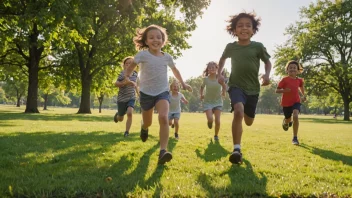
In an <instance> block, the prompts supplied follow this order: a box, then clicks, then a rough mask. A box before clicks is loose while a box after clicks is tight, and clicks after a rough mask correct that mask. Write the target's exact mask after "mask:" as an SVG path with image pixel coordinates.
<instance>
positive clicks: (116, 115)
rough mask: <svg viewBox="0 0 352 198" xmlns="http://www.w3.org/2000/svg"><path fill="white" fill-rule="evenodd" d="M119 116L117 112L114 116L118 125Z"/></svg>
mask: <svg viewBox="0 0 352 198" xmlns="http://www.w3.org/2000/svg"><path fill="white" fill-rule="evenodd" d="M118 116H119V114H118V112H116V114H115V115H114V122H115V123H117V122H118V121H119V120H118V119H117V117H118Z"/></svg>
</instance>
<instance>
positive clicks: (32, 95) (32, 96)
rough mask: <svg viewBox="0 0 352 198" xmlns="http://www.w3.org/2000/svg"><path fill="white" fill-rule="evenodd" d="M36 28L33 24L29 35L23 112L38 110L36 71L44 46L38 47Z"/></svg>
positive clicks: (36, 111)
mask: <svg viewBox="0 0 352 198" xmlns="http://www.w3.org/2000/svg"><path fill="white" fill-rule="evenodd" d="M38 36H39V33H38V28H37V24H35V23H34V24H33V29H32V32H31V34H30V35H29V57H28V63H27V67H28V74H29V75H28V95H27V103H26V110H25V113H39V111H38V103H37V100H38V72H39V61H40V56H41V55H42V52H43V50H44V47H43V46H42V47H38Z"/></svg>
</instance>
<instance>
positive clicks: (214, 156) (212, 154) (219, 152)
mask: <svg viewBox="0 0 352 198" xmlns="http://www.w3.org/2000/svg"><path fill="white" fill-rule="evenodd" d="M196 154H197V157H199V158H201V159H203V160H204V161H206V162H210V161H216V160H219V159H221V158H223V157H226V156H227V155H228V154H229V152H228V151H227V150H226V149H224V147H222V146H221V145H220V142H219V141H214V142H213V139H210V142H209V144H208V147H207V148H206V149H205V151H204V154H201V152H200V150H199V149H197V150H196Z"/></svg>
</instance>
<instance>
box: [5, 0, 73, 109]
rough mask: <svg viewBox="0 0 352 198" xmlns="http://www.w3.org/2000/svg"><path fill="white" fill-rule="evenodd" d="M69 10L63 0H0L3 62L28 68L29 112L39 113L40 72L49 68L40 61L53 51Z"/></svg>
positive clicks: (27, 107)
mask: <svg viewBox="0 0 352 198" xmlns="http://www.w3.org/2000/svg"><path fill="white" fill-rule="evenodd" d="M65 10H67V2H66V1H62V0H36V1H29V0H21V1H12V0H3V1H2V3H0V17H1V18H0V22H1V25H0V29H1V36H0V37H1V38H0V39H1V41H2V46H0V48H2V50H1V51H0V65H2V66H6V68H8V67H13V66H17V67H19V68H23V67H26V68H27V70H28V83H29V84H28V91H27V93H28V94H27V104H26V110H25V112H26V113H39V111H38V108H37V98H38V83H39V82H38V72H39V70H41V69H44V68H45V67H42V66H40V61H41V60H42V59H43V58H44V57H46V56H47V55H48V54H49V53H50V50H51V42H52V41H54V40H55V39H57V37H58V32H59V29H60V27H61V25H62V19H63V14H64V11H65ZM6 68H5V69H6Z"/></svg>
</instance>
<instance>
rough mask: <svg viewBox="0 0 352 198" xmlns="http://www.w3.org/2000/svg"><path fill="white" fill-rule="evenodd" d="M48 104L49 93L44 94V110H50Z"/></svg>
mask: <svg viewBox="0 0 352 198" xmlns="http://www.w3.org/2000/svg"><path fill="white" fill-rule="evenodd" d="M47 105H48V94H47V93H46V94H44V108H43V110H48V108H47Z"/></svg>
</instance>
